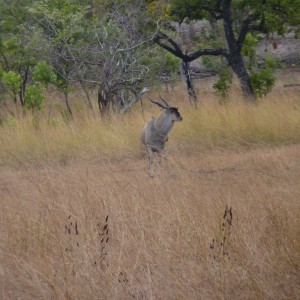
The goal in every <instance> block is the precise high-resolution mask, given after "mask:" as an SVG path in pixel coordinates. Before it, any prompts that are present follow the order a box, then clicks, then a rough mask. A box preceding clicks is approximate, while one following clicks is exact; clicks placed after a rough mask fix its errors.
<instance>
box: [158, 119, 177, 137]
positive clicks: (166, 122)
mask: <svg viewBox="0 0 300 300" xmlns="http://www.w3.org/2000/svg"><path fill="white" fill-rule="evenodd" d="M173 125H174V122H173V121H172V119H170V118H169V117H168V116H167V115H166V114H162V115H161V116H160V117H159V118H158V119H157V120H155V123H154V127H155V129H156V130H157V131H159V132H161V134H163V135H168V133H169V132H170V130H171V129H172V127H173Z"/></svg>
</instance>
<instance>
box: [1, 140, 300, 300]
mask: <svg viewBox="0 0 300 300" xmlns="http://www.w3.org/2000/svg"><path fill="white" fill-rule="evenodd" d="M155 172H156V176H155V177H154V178H153V179H150V178H148V176H147V166H146V160H145V159H144V158H142V157H138V156H136V157H132V158H130V157H128V158H123V159H122V160H120V159H117V158H116V159H112V160H106V161H105V160H104V161H102V162H100V161H99V162H87V161H85V162H84V161H81V162H77V163H70V164H69V165H66V166H55V167H54V166H49V165H44V166H40V167H39V168H38V167H35V168H29V167H24V168H19V169H14V170H13V169H10V168H6V169H4V168H3V169H2V170H1V171H0V201H1V203H0V205H1V211H0V225H1V235H0V261H1V264H0V298H1V296H2V298H3V299H296V298H297V297H298V295H299V294H300V285H299V259H300V255H299V253H300V252H299V250H300V249H299V245H300V244H299V243H300V242H299V236H300V229H299V220H300V207H299V205H300V202H299V200H300V188H299V187H300V145H293V146H280V147H274V148H265V149H255V150H249V151H246V150H236V151H228V150H219V151H217V150H213V151H212V152H210V153H209V152H206V151H203V152H198V153H197V152H193V153H189V154H187V153H180V152H179V151H178V152H173V153H172V155H171V154H169V157H168V163H167V164H166V165H164V164H163V165H162V166H157V167H156V171H155Z"/></svg>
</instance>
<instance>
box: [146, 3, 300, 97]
mask: <svg viewBox="0 0 300 300" xmlns="http://www.w3.org/2000/svg"><path fill="white" fill-rule="evenodd" d="M150 2H151V3H153V2H157V1H150ZM168 5H170V9H169V20H172V21H176V22H179V23H182V22H190V21H193V20H202V19H206V20H208V21H209V22H211V23H212V22H213V23H215V22H218V23H221V24H222V27H223V29H222V32H221V37H224V38H225V41H226V44H225V46H221V45H220V46H217V47H216V46H213V47H211V48H209V45H212V43H208V48H207V47H203V46H201V45H199V47H198V49H196V50H192V51H189V52H184V51H183V49H181V47H180V45H179V44H178V43H177V42H176V41H175V40H173V39H172V38H170V37H169V36H168V35H167V34H166V31H165V32H164V30H169V31H170V28H172V27H170V22H169V23H166V22H164V23H163V25H166V26H162V29H161V31H160V33H158V35H157V37H156V42H157V43H158V45H160V46H161V47H162V48H164V49H165V50H167V51H169V52H170V53H172V54H173V55H175V56H177V57H179V58H180V59H181V60H182V61H184V62H191V61H193V60H195V59H197V58H199V57H202V56H205V55H212V56H223V57H224V58H225V59H226V61H227V64H228V65H229V66H230V67H231V69H232V70H233V72H234V73H235V74H236V75H237V76H238V78H239V79H240V81H241V86H242V89H243V91H244V94H245V95H247V96H250V97H247V99H251V96H252V95H255V94H257V93H256V92H254V89H253V86H252V85H251V80H250V77H249V70H248V69H247V66H246V64H245V59H244V58H243V55H247V56H249V57H250V58H253V56H254V50H253V47H254V46H255V43H256V41H257V39H258V38H260V37H261V36H264V35H268V34H270V33H277V34H280V35H282V34H284V33H285V32H287V31H288V30H289V29H290V28H291V26H298V25H299V24H300V17H299V16H300V0H263V1H261V0H253V1H248V0H170V1H169V2H168ZM164 28H165V29H164ZM173 30H174V29H173ZM213 39H215V37H214V36H213V35H212V36H211V42H213ZM252 78H253V76H252ZM259 82H260V81H257V82H256V87H255V88H256V89H258V88H259V87H258V85H259ZM252 83H253V80H252ZM263 89H264V88H263ZM258 94H259V93H258Z"/></svg>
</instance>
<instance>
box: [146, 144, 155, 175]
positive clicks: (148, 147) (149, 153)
mask: <svg viewBox="0 0 300 300" xmlns="http://www.w3.org/2000/svg"><path fill="white" fill-rule="evenodd" d="M146 149H147V155H148V173H149V175H150V176H151V177H152V176H153V175H152V165H153V159H152V157H153V151H152V148H151V147H150V146H147V147H146Z"/></svg>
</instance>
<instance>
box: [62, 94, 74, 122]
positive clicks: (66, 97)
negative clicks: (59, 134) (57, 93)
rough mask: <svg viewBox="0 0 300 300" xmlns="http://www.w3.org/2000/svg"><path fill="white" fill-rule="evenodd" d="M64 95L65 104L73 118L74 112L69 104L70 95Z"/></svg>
mask: <svg viewBox="0 0 300 300" xmlns="http://www.w3.org/2000/svg"><path fill="white" fill-rule="evenodd" d="M64 95H65V102H66V106H67V110H68V113H69V114H70V116H71V117H73V114H72V110H71V107H70V103H69V93H68V92H64Z"/></svg>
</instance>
